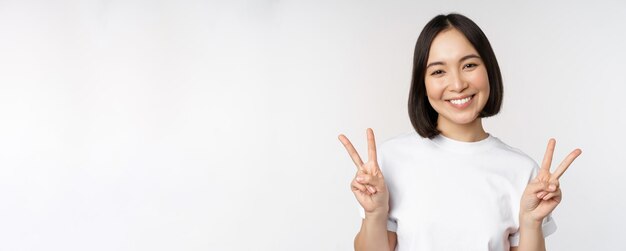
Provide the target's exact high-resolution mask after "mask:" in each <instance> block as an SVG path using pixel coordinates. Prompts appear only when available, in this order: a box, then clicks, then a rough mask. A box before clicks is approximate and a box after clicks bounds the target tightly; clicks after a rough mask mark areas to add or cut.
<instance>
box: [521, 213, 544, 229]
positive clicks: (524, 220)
mask: <svg viewBox="0 0 626 251" xmlns="http://www.w3.org/2000/svg"><path fill="white" fill-rule="evenodd" d="M542 223H543V219H536V218H534V217H532V216H530V215H524V214H520V217H519V225H520V228H522V227H523V228H530V229H536V228H541V225H542Z"/></svg>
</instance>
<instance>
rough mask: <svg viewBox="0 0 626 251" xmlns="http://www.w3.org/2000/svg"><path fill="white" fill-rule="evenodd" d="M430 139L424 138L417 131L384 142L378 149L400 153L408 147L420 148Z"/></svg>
mask: <svg viewBox="0 0 626 251" xmlns="http://www.w3.org/2000/svg"><path fill="white" fill-rule="evenodd" d="M427 141H428V139H425V138H422V137H421V136H419V134H417V132H415V131H409V132H404V133H401V134H399V135H396V136H393V137H391V138H388V139H386V140H384V141H383V142H382V143H381V144H380V145H379V147H378V149H380V150H381V151H384V152H387V151H400V150H403V149H406V148H407V147H419V146H421V145H424V144H425V143H426V142H427Z"/></svg>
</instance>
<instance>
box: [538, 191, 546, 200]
mask: <svg viewBox="0 0 626 251" xmlns="http://www.w3.org/2000/svg"><path fill="white" fill-rule="evenodd" d="M547 194H548V192H545V191H542V192H539V193H537V199H543V197H544V196H546V195H547Z"/></svg>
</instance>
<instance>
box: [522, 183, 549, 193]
mask: <svg viewBox="0 0 626 251" xmlns="http://www.w3.org/2000/svg"><path fill="white" fill-rule="evenodd" d="M547 189H548V182H546V181H534V182H531V183H529V184H528V185H527V187H526V192H527V193H529V194H536V193H539V192H542V191H545V190H547Z"/></svg>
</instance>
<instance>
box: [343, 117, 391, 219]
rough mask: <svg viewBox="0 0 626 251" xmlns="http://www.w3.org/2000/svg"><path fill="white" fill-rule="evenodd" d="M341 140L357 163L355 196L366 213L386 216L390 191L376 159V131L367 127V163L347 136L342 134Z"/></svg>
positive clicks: (354, 183)
mask: <svg viewBox="0 0 626 251" xmlns="http://www.w3.org/2000/svg"><path fill="white" fill-rule="evenodd" d="M339 141H341V143H342V144H343V146H344V147H345V148H346V150H347V151H348V154H349V155H350V157H351V158H352V161H353V162H354V164H355V165H356V168H357V172H356V175H355V178H354V179H353V180H352V183H351V187H352V192H353V193H354V196H355V197H356V199H357V200H358V201H359V204H361V206H362V207H363V209H364V210H365V214H366V215H367V214H370V215H371V214H376V215H384V216H385V217H386V216H387V213H388V212H389V192H388V191H387V186H386V185H385V179H384V177H383V174H382V172H381V171H380V168H379V167H378V161H377V160H376V141H375V140H374V131H372V129H371V128H368V129H367V156H368V159H367V162H366V163H363V161H362V160H361V157H360V156H359V153H357V151H356V149H354V146H352V143H350V140H348V138H347V137H346V136H344V135H343V134H340V135H339Z"/></svg>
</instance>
